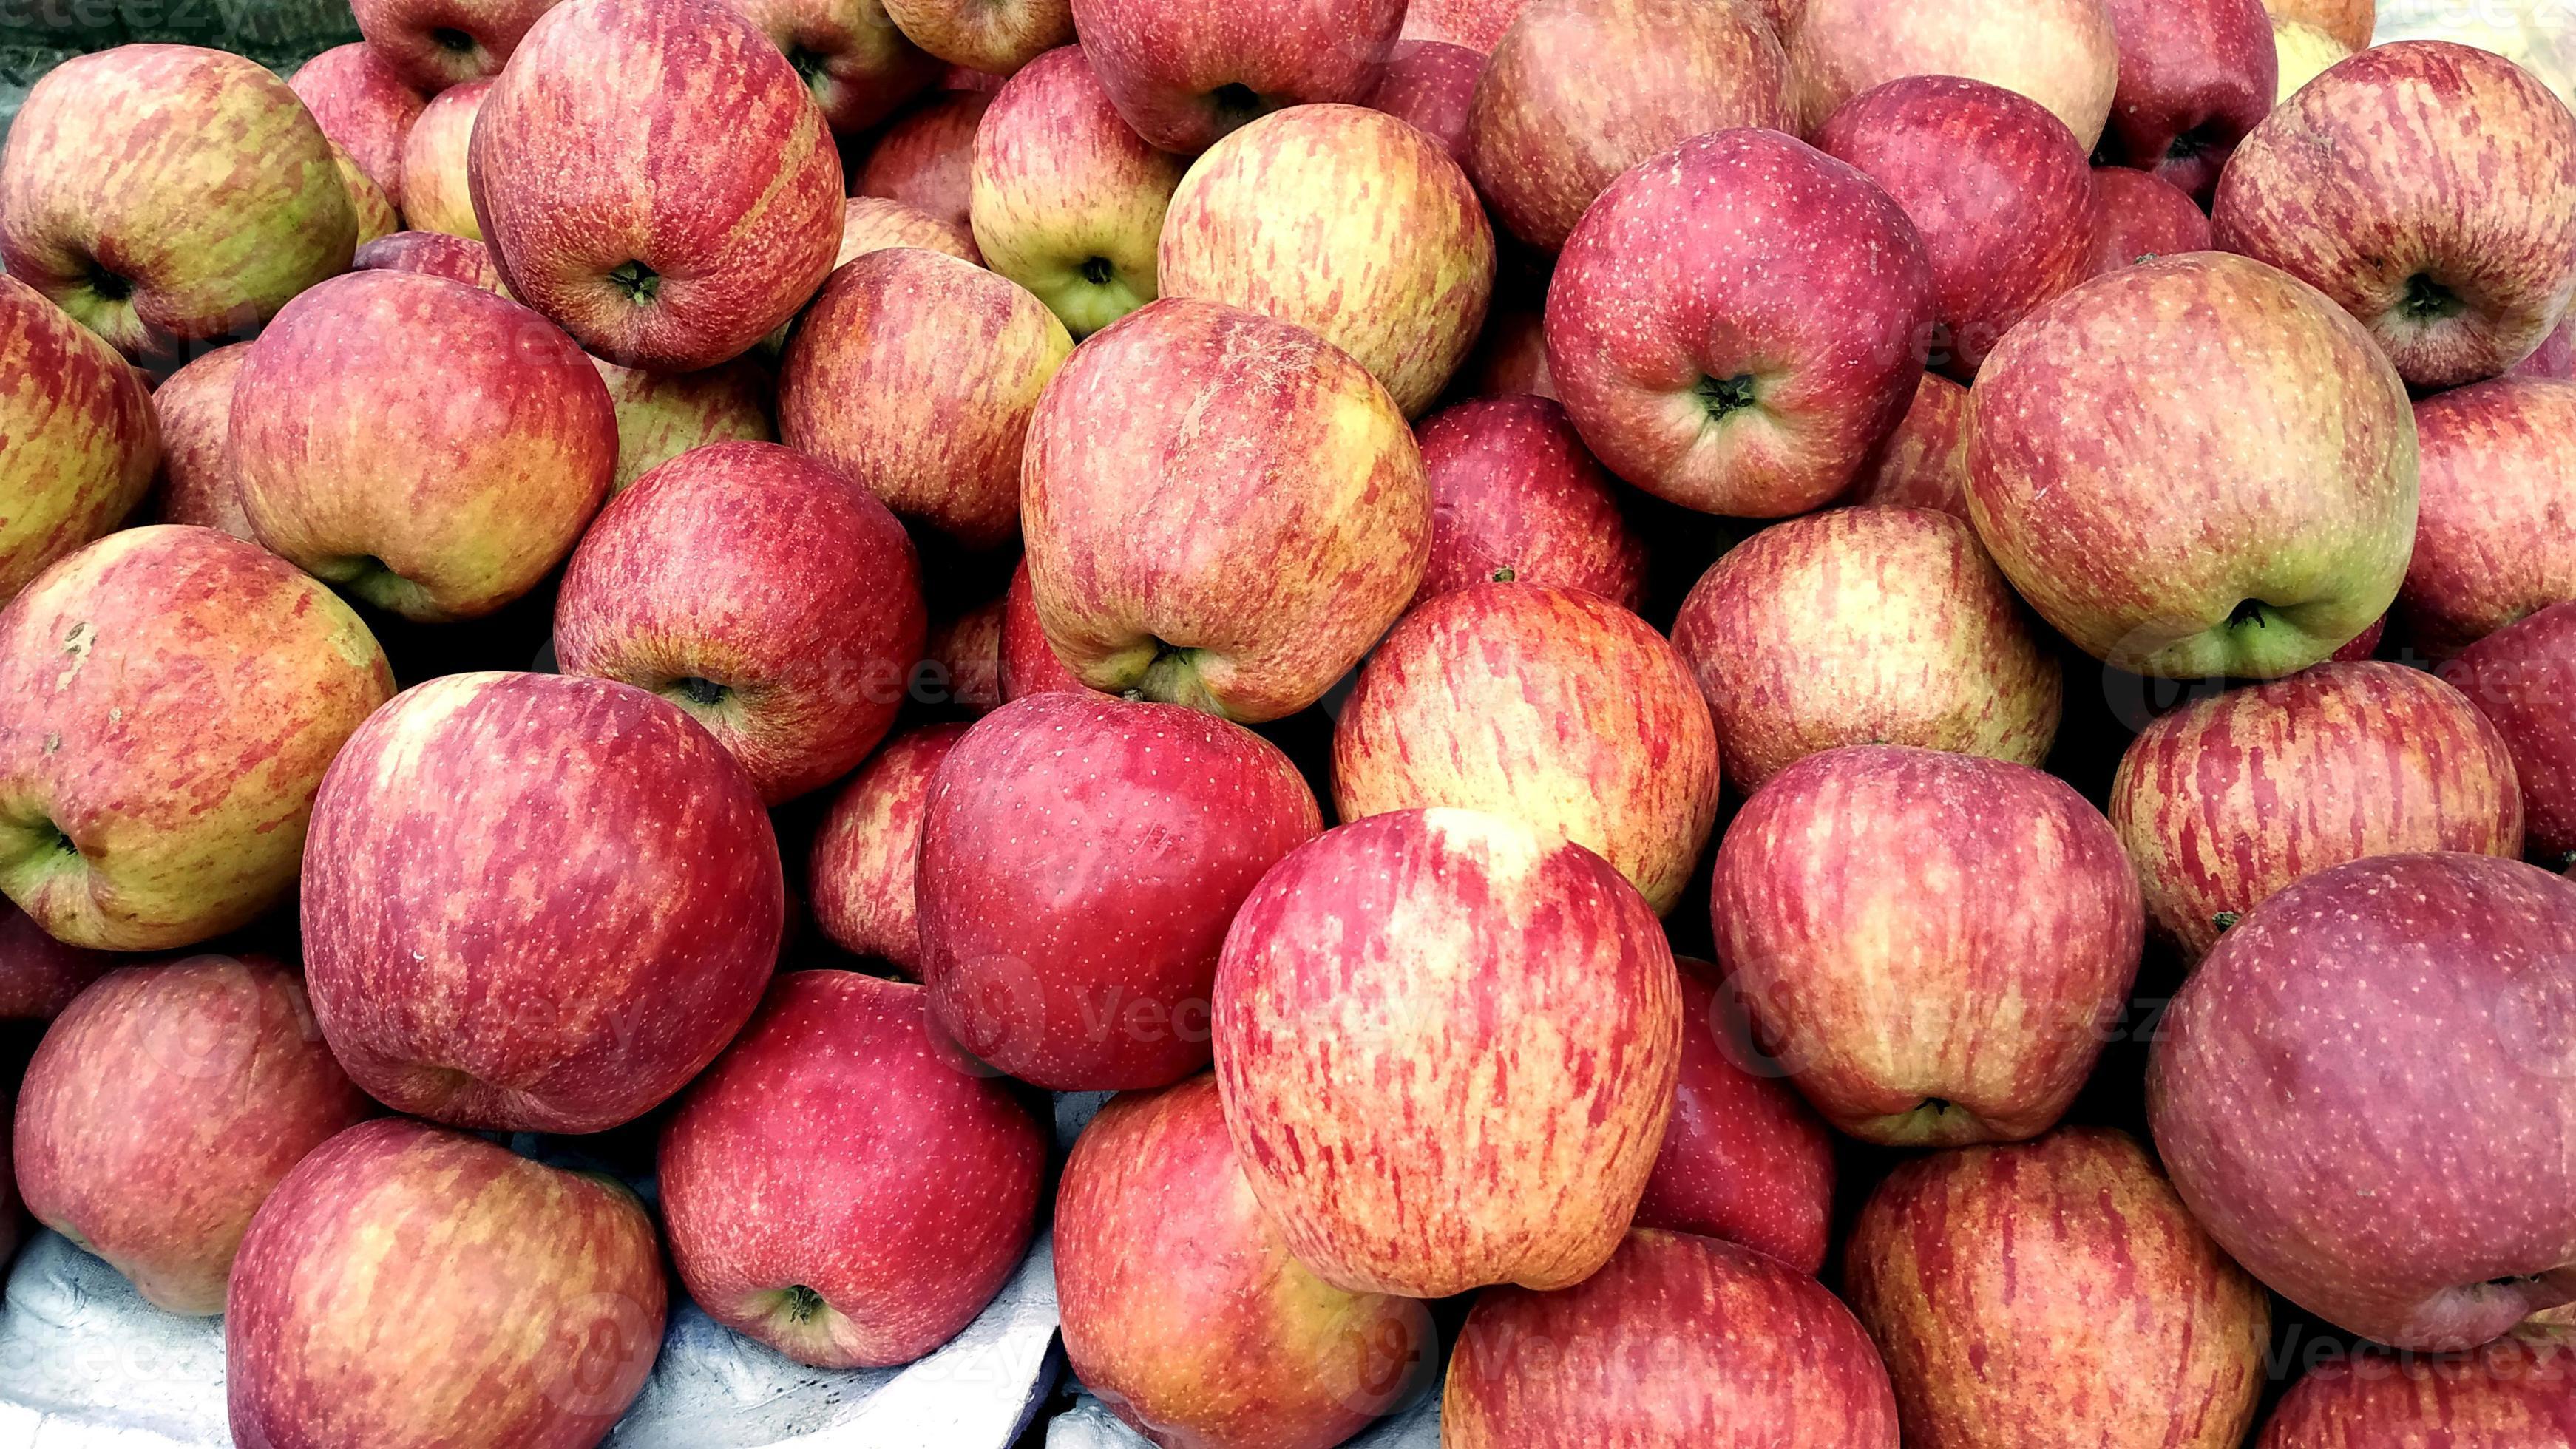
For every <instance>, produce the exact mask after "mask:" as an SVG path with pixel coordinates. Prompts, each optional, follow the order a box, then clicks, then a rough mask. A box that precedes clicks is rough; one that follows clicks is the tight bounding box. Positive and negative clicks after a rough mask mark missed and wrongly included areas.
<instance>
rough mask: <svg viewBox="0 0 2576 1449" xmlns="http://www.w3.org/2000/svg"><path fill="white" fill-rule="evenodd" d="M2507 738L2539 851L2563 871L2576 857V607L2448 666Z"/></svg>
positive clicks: (2540, 618) (2509, 628) (2495, 638)
mask: <svg viewBox="0 0 2576 1449" xmlns="http://www.w3.org/2000/svg"><path fill="white" fill-rule="evenodd" d="M2442 678H2444V679H2445V680H2448V681H2449V682H2450V683H2451V684H2452V685H2453V686H2454V687H2456V688H2457V689H2458V690H2459V691H2460V693H2462V694H2464V695H2466V696H2468V700H2469V703H2470V704H2472V705H2475V706H2476V707H2477V709H2478V712H2479V713H2480V714H2483V715H2485V716H2486V717H2487V719H2488V720H2489V721H2491V722H2492V723H2493V724H2494V725H2495V727H2496V731H2497V733H2498V734H2500V735H2502V736H2503V737H2504V744H2505V749H2506V750H2507V751H2508V752H2509V753H2510V754H2511V755H2512V756H2513V768H2514V777H2515V778H2516V779H2517V780H2518V781H2520V783H2521V785H2522V805H2523V828H2524V830H2525V831H2526V832H2527V835H2528V841H2529V844H2530V846H2531V848H2532V849H2533V851H2534V852H2535V853H2536V854H2538V855H2541V856H2543V857H2546V858H2548V859H2551V860H2554V861H2557V862H2559V863H2560V864H2561V865H2562V866H2563V865H2565V864H2569V863H2576V861H2571V860H2570V857H2571V856H2576V723H2571V718H2570V715H2569V711H2568V701H2569V700H2571V699H2576V603H2565V604H2552V605H2550V606H2549V607H2548V608H2546V609H2543V610H2541V611H2540V612H2539V613H2536V614H2533V615H2531V616H2530V617H2528V618H2525V619H2523V620H2522V621H2521V622H2519V623H2514V624H2508V625H2506V626H2505V627H2504V628H2501V629H2498V630H2497V631H2495V632H2494V633H2492V634H2489V635H2488V636H2487V637H2485V638H2484V639H2481V640H2479V641H2478V642H2477V643H2475V644H2472V645H2470V646H2469V647H2468V648H2467V649H2465V650H2463V651H2461V653H2460V655H2459V656H2458V657H2457V658H2455V659H2452V660H2450V661H2449V662H2447V663H2445V664H2444V665H2443V666H2442Z"/></svg>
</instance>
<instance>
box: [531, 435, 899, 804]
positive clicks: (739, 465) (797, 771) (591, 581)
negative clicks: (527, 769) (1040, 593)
mask: <svg viewBox="0 0 2576 1449" xmlns="http://www.w3.org/2000/svg"><path fill="white" fill-rule="evenodd" d="M928 627H929V620H928V616H927V615H926V614H925V613H924V612H923V609H922V604H921V569H920V564H919V561H918V560H917V559H916V558H915V556H914V554H913V548H912V540H911V539H910V538H909V537H907V536H906V535H905V533H904V531H903V525H902V524H901V523H899V522H897V521H896V520H895V516H894V515H893V514H892V513H889V512H887V511H886V508H885V505H884V504H881V503H879V502H877V501H876V499H874V498H872V497H870V496H868V494H867V492H866V491H865V490H864V489H860V488H857V487H855V486H853V485H852V484H851V482H850V480H849V479H848V478H845V477H843V476H842V475H841V474H839V473H837V472H834V471H833V470H832V469H830V468H828V467H826V466H824V465H823V464H821V463H818V462H816V461H814V460H813V459H811V458H808V457H806V456H804V455H803V454H801V453H796V452H792V451H790V450H788V449H786V448H782V447H779V446H778V445H777V444H775V443H716V444H713V445H711V446H708V447H704V448H697V449H693V450H691V451H689V452H687V453H683V454H681V455H680V456H679V457H677V458H674V459H672V460H671V461H670V462H668V463H665V464H663V465H662V466H661V467H659V468H656V469H654V470H653V471H652V472H650V473H647V474H645V475H644V477H643V479H642V481H640V482H638V483H637V484H636V485H635V486H634V487H632V488H630V489H628V490H626V492H624V493H622V494H619V495H618V498H617V501H616V502H614V503H612V504H610V505H609V506H608V507H607V508H605V509H603V510H601V512H600V515H599V518H598V520H597V521H596V522H594V523H593V524H592V525H591V527H590V531H589V532H588V533H586V534H584V535H583V536H582V540H581V546H580V547H579V548H577V549H575V550H574V551H573V556H572V561H571V562H570V563H568V564H566V565H565V566H564V576H563V592H562V594H561V596H560V597H559V598H558V599H557V600H556V603H555V631H554V641H555V657H556V659H557V660H558V661H560V663H561V664H562V666H563V672H564V673H566V674H587V675H593V676H596V677H598V678H601V679H615V680H619V681H622V682H624V683H627V684H632V685H634V686H636V687H637V688H639V689H644V690H649V691H651V692H652V693H654V694H658V695H660V696H662V697H663V698H664V699H667V700H669V701H670V702H671V703H673V704H676V705H678V706H679V707H680V708H682V709H684V710H686V711H688V712H689V714H690V715H691V716H693V717H694V718H695V719H696V720H697V721H698V723H699V724H701V725H704V726H705V727H706V729H707V732H708V733H710V734H712V735H714V736H715V737H716V742H717V743H719V744H721V745H723V746H724V747H725V749H726V751H727V752H728V753H730V754H732V756H733V757H734V758H735V759H736V760H737V761H739V762H740V763H741V764H742V767H743V769H744V770H745V771H746V772H747V773H748V774H749V775H750V776H751V783H752V786H753V788H754V789H757V790H758V791H759V792H760V798H761V801H762V803H764V804H768V805H776V804H779V803H780V802H782V801H786V800H792V799H794V798H796V797H797V796H799V795H802V794H804V793H805V792H807V791H809V790H816V789H820V788H822V787H823V786H825V785H827V784H830V783H831V782H832V781H834V780H837V779H839V778H841V777H842V776H843V775H846V774H848V773H849V772H850V771H851V770H852V769H853V768H855V767H856V766H857V765H858V763H859V761H861V760H864V759H866V758H867V757H868V752H869V751H871V750H873V749H875V748H876V747H877V741H879V740H881V739H884V738H885V733H886V731H887V730H888V729H890V728H892V727H893V725H894V718H895V713H896V712H897V711H898V710H900V709H901V708H902V707H903V702H904V686H905V685H906V683H908V682H909V681H910V679H911V676H912V667H913V665H914V664H915V663H917V662H919V660H920V658H921V648H922V636H923V634H924V632H925V631H926V630H927V629H928Z"/></svg>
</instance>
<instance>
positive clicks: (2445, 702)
mask: <svg viewBox="0 0 2576 1449" xmlns="http://www.w3.org/2000/svg"><path fill="white" fill-rule="evenodd" d="M2110 813H2111V825H2112V828H2113V829H2115V830H2117V831H2119V832H2120V839H2121V842H2122V843H2123V844H2124V845H2126V846H2127V847H2128V851H2129V857H2130V859H2132V860H2134V861H2135V862H2137V867H2138V878H2139V880H2140V882H2141V884H2142V886H2143V888H2144V891H2145V896H2146V903H2147V914H2148V916H2149V917H2150V918H2151V919H2152V920H2153V921H2154V923H2155V925H2156V927H2157V929H2158V930H2159V931H2160V932H2161V933H2162V934H2164V935H2165V936H2167V937H2169V938H2171V939H2172V940H2174V941H2175V942H2177V943H2179V944H2180V945H2181V947H2182V948H2183V951H2184V953H2185V954H2186V955H2187V956H2191V957H2197V956H2199V955H2200V954H2202V953H2203V952H2206V951H2207V950H2208V949H2209V948H2210V947H2211V946H2213V945H2216V944H2217V943H2218V940H2219V934H2220V931H2221V930H2222V929H2223V928H2222V927H2221V925H2220V921H2221V919H2222V918H2223V919H2225V920H2230V921H2232V920H2235V919H2236V918H2238V917H2240V916H2242V915H2244V914H2245V913H2246V912H2247V911H2250V910H2252V909H2254V907H2256V906H2257V905H2260V904H2262V902H2263V900H2264V899H2265V898H2266V897H2268V896H2270V895H2271V894H2272V893H2273V892H2274V891H2277V890H2279V889H2280V888H2281V887H2283V886H2286V885H2288V884H2289V883H2290V882H2292V881H2294V880H2298V879H2300V878H2301V877H2303V876H2309V875H2314V874H2315V873H2316V872H2318V871H2320V870H2323V869H2325V868H2326V867H2328V866H2333V865H2341V864H2343V863H2344V862H2345V861H2348V860H2357V859H2360V858H2361V857H2363V856H2371V855H2394V854H2398V853H2400V852H2404V851H2418V850H2459V851H2473V852H2477V853H2479V854H2484V855H2501V856H2506V857H2509V858H2510V857H2514V856H2519V855H2520V854H2521V853H2522V838H2523V810H2522V795H2521V791H2520V790H2519V788H2518V787H2517V786H2516V783H2515V771H2514V761H2513V758H2512V756H2511V755H2510V753H2509V752H2508V750H2507V747H2506V742H2505V739H2504V737H2503V736H2502V735H2500V734H2498V733H2497V731H2496V729H2495V727H2494V726H2493V725H2490V724H2488V723H2487V721H2486V720H2485V719H2484V718H2483V717H2481V716H2480V715H2479V713H2478V711H2477V710H2476V709H2475V708H2473V707H2472V706H2471V703H2470V701H2469V700H2468V699H2466V698H2463V697H2462V695H2461V693H2460V691H2458V690H2456V689H2453V688H2451V687H2450V686H2449V685H2446V684H2444V683H2443V682H2442V681H2440V680H2438V679H2435V678H2434V677H2433V676H2431V675H2429V674H2426V673H2423V672H2422V671H2420V670H2416V669H2410V668H2406V667H2404V666H2401V665H2396V664H2378V663H2358V664H2320V665H2317V666H2315V667H2314V668H2311V669H2305V670H2302V671H2300V672H2299V673H2297V674H2294V675H2291V676H2290V677H2289V678H2287V679H2283V680H2277V681H2275V682H2273V683H2270V684H2259V685H2255V686H2253V687H2251V688H2248V689H2238V690H2231V691H2229V692H2228V693H2225V694H2222V695H2219V696H2218V697H2217V698H2215V699H2206V700H2201V701H2198V702H2196V703H2193V704H2189V705H2186V706H2184V707H2183V708H2181V709H2178V710H2175V711H2174V712H2173V713H2171V714H2168V715H2166V716H2164V717H2163V718H2161V719H2159V720H2157V721H2156V722H2155V723H2153V724H2151V725H2149V726H2147V727H2146V729H2144V730H2143V731H2141V732H2140V733H2139V735H2138V737H2137V739H2136V741H2135V742H2133V743H2132V744H2131V745H2130V746H2129V750H2128V753H2127V754H2125V755H2123V756H2122V757H2121V759H2120V771H2119V775H2118V776H2117V778H2115V779H2114V780H2113V781H2112V784H2111V812H2110Z"/></svg>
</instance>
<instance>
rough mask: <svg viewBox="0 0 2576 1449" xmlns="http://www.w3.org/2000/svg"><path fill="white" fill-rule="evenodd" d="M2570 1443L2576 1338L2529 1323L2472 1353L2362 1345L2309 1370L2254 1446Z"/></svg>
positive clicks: (2505, 1448) (2512, 1447)
mask: <svg viewBox="0 0 2576 1449" xmlns="http://www.w3.org/2000/svg"><path fill="white" fill-rule="evenodd" d="M2561 1439H2576V1335H2571V1334H2570V1333H2569V1332H2568V1331H2567V1330H2566V1329H2564V1328H2551V1327H2543V1326H2541V1325H2539V1324H2528V1325H2525V1326H2524V1327H2522V1328H2519V1329H2517V1330H2515V1331H2514V1333H2513V1334H2512V1335H2511V1336H2509V1337H2505V1338H2500V1339H2497V1340H2496V1341H2495V1342H2493V1343H2490V1344H2487V1345H2485V1346H2484V1347H2482V1348H2479V1349H2478V1350H2477V1351H2476V1352H2474V1353H2469V1354H2464V1355H2459V1356H2456V1357H2453V1356H2443V1357H2427V1356H2425V1355H2421V1354H2403V1355H2399V1354H2390V1353H2387V1352H2385V1351H2383V1350H2379V1349H2373V1348H2368V1347H2364V1348H2362V1349H2359V1350H2357V1351H2356V1352H2354V1353H2353V1354H2352V1355H2351V1356H2350V1357H2348V1358H2341V1359H2334V1360H2329V1361H2327V1362H2325V1363H2321V1364H2319V1365H2317V1366H2316V1367H2315V1368H2313V1369H2310V1370H2309V1371H2308V1374H2307V1376H2306V1377H2305V1378H2303V1379H2301V1380H2299V1382H2298V1383H2296V1384H2294V1385H2292V1386H2291V1388H2290V1392H2289V1393H2288V1394H2287V1395H2286V1396H2285V1397H2283V1399H2282V1400H2281V1403H2280V1407H2278V1408H2276V1409H2274V1410H2273V1411H2272V1418H2271V1421H2270V1422H2269V1423H2267V1424H2265V1425H2264V1426H2263V1437H2262V1438H2261V1439H2260V1440H2258V1441H2256V1449H2522V1446H2524V1445H2530V1444H2548V1443H2553V1442H2556V1441H2558V1440H2561Z"/></svg>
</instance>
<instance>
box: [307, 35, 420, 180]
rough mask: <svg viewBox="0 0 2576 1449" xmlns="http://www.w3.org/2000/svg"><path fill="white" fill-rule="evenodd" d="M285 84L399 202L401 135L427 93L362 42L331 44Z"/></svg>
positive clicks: (416, 117)
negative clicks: (423, 92) (331, 45)
mask: <svg viewBox="0 0 2576 1449" xmlns="http://www.w3.org/2000/svg"><path fill="white" fill-rule="evenodd" d="M351 8H352V9H354V8H355V6H352V7H351ZM286 88H287V89H288V90H291V91H293V92H295V98H296V99H297V100H300V101H302V102H303V103H304V108H305V109H306V110H308V111H311V112H312V113H313V120H314V123H315V124H316V125H319V126H320V127H321V128H322V134H323V135H324V136H326V137H328V138H329V139H330V141H331V143H332V144H333V145H336V146H338V147H339V148H340V149H341V150H343V151H346V152H348V153H349V159H350V160H352V161H355V162H356V163H357V165H358V169H359V170H360V171H363V172H365V173H366V175H367V179H368V180H370V181H373V182H375V183H376V185H378V186H380V187H383V188H384V192H385V197H386V199H387V200H389V201H391V202H392V203H393V204H394V205H395V206H397V207H399V206H401V205H402V204H403V164H402V163H403V139H404V138H405V137H406V136H408V135H410V134H411V127H412V123H413V122H414V121H417V120H419V119H420V111H421V107H423V106H425V105H427V104H428V103H429V97H427V96H425V95H423V94H421V92H420V91H419V89H418V88H417V87H415V86H413V85H412V83H411V82H410V81H407V80H405V79H403V76H402V73H401V72H400V71H397V70H396V69H394V67H393V65H392V63H391V62H389V61H387V60H386V59H385V57H384V54H383V53H382V52H381V51H378V50H377V49H376V48H375V47H373V46H371V45H369V44H367V43H366V42H365V41H357V42H355V43H352V44H349V45H335V46H333V47H331V48H330V49H329V50H326V51H324V52H322V53H321V54H320V55H317V56H315V57H313V58H312V59H311V60H308V61H306V62H304V64H302V65H300V66H298V67H296V69H295V74H293V75H291V76H289V77H287V79H286Z"/></svg>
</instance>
